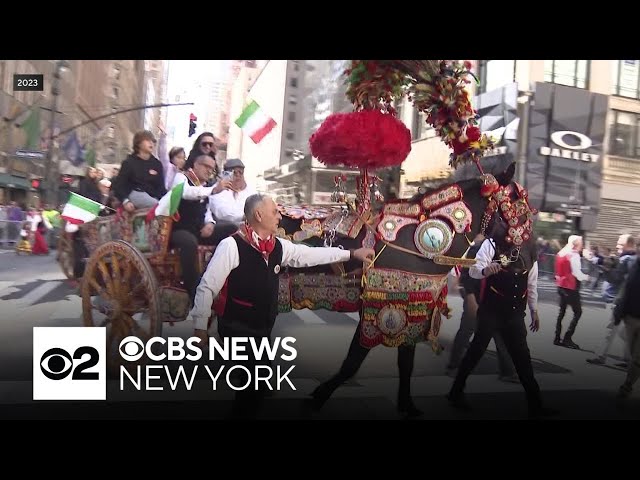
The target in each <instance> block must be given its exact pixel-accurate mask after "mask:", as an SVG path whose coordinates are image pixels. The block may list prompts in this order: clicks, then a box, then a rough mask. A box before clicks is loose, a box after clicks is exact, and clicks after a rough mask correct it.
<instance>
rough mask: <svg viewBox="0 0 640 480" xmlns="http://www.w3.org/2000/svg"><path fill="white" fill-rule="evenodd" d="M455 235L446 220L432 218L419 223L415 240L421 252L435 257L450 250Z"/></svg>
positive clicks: (426, 255) (431, 257) (428, 256)
mask: <svg viewBox="0 0 640 480" xmlns="http://www.w3.org/2000/svg"><path fill="white" fill-rule="evenodd" d="M453 235H454V234H453V232H452V231H451V227H449V225H447V224H446V223H445V222H444V221H442V220H437V219H433V218H431V219H428V220H425V221H424V222H422V223H421V224H420V225H418V228H416V233H415V234H414V237H413V241H414V242H415V244H416V248H417V249H418V250H419V251H420V253H422V254H423V255H424V256H425V257H427V258H429V259H433V257H435V256H436V255H442V254H443V253H445V252H446V251H447V250H449V247H451V243H452V242H453Z"/></svg>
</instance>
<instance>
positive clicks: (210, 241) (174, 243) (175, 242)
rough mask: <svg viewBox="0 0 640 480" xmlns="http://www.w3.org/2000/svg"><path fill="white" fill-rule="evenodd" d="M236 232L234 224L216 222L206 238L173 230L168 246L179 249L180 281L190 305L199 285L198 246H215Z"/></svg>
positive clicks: (184, 231)
mask: <svg viewBox="0 0 640 480" xmlns="http://www.w3.org/2000/svg"><path fill="white" fill-rule="evenodd" d="M236 230H238V227H237V226H236V224H235V223H231V222H218V223H216V225H215V226H214V227H213V234H212V235H211V236H209V237H206V238H205V237H201V236H200V235H198V236H196V235H195V234H194V233H192V232H190V231H188V230H174V231H173V232H172V233H171V241H170V242H169V245H170V246H171V247H172V248H177V249H179V255H180V268H181V270H182V280H183V281H184V286H185V289H186V290H187V292H188V293H189V298H191V303H192V304H193V301H194V300H195V298H196V289H197V288H198V284H199V283H200V274H199V273H198V267H197V257H198V245H217V244H218V243H220V242H221V241H222V240H223V239H225V238H226V237H228V236H229V235H232V234H233V233H235V232H236ZM203 273H204V272H203Z"/></svg>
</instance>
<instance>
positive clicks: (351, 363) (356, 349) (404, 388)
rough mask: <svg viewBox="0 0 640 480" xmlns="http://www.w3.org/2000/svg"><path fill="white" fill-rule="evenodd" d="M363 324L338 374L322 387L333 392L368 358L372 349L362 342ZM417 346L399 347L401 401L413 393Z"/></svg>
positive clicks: (399, 394) (359, 327) (399, 389)
mask: <svg viewBox="0 0 640 480" xmlns="http://www.w3.org/2000/svg"><path fill="white" fill-rule="evenodd" d="M360 325H361V324H360V323H358V327H357V328H356V331H355V333H354V334H353V338H352V339H351V345H350V346H349V351H348V352H347V357H346V358H345V359H344V361H343V362H342V366H341V367H340V370H339V371H338V373H337V374H336V375H334V376H333V377H331V378H330V379H329V380H327V381H326V382H325V383H324V384H323V385H322V387H323V388H326V389H328V390H329V391H330V392H333V391H334V390H335V389H336V388H338V387H339V386H340V385H342V384H343V383H344V382H346V381H347V380H349V379H350V378H351V377H353V376H354V375H355V374H356V373H357V372H358V370H359V369H360V367H361V366H362V362H364V359H365V358H367V355H368V354H369V352H370V351H371V349H369V348H367V347H363V346H362V345H361V344H360V329H361V326H360ZM415 352H416V347H415V345H410V346H408V345H403V346H401V347H398V369H399V374H400V375H399V377H400V379H399V380H400V385H399V388H398V400H399V401H400V402H407V401H409V397H410V394H411V374H412V373H413V361H414V357H415Z"/></svg>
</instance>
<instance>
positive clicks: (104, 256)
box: [58, 210, 214, 358]
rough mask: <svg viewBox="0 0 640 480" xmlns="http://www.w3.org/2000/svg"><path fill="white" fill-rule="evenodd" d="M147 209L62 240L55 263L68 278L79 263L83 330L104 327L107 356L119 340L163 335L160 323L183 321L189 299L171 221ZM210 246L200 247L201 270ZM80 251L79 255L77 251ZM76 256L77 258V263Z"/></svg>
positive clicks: (107, 220) (86, 227)
mask: <svg viewBox="0 0 640 480" xmlns="http://www.w3.org/2000/svg"><path fill="white" fill-rule="evenodd" d="M147 213H148V211H147V210H137V211H135V212H133V213H123V214H118V215H110V216H104V217H98V218H96V219H95V220H93V221H91V222H88V223H85V224H82V225H80V226H79V230H78V231H77V232H75V233H68V232H65V234H64V235H63V236H62V238H61V240H60V243H59V249H60V250H59V257H58V262H59V263H60V266H61V268H62V270H63V272H64V273H65V275H66V276H67V277H68V278H70V279H75V275H76V273H77V268H74V266H75V265H74V263H75V262H77V261H81V262H83V263H84V268H83V270H84V272H83V274H82V279H81V282H80V292H81V296H82V315H83V323H84V325H85V326H88V327H92V326H98V327H107V351H108V352H109V353H108V357H115V358H117V356H118V352H117V348H118V344H119V341H120V340H121V339H122V338H124V337H126V336H129V335H133V336H137V337H140V338H141V339H142V340H145V339H148V338H151V337H154V336H161V335H162V325H163V323H164V322H179V321H183V320H184V319H185V318H186V316H187V314H188V310H189V296H188V294H187V292H186V290H184V288H183V286H182V283H181V272H180V262H179V257H178V255H177V253H176V252H175V251H173V250H172V249H171V248H170V247H169V237H170V235H171V228H172V224H173V221H172V220H171V218H170V217H155V218H153V220H151V221H150V222H148V223H147V221H146V217H147ZM213 249H214V247H208V246H201V247H199V256H198V260H199V264H200V269H201V270H202V269H203V268H204V266H205V265H206V261H207V260H208V258H210V256H211V254H212V252H213ZM78 250H84V251H78ZM78 257H79V258H78Z"/></svg>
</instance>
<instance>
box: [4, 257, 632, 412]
mask: <svg viewBox="0 0 640 480" xmlns="http://www.w3.org/2000/svg"><path fill="white" fill-rule="evenodd" d="M450 291H451V294H450V296H449V303H450V307H451V308H452V309H453V315H452V317H451V318H450V319H444V321H443V326H442V330H441V333H440V340H441V343H442V345H443V346H444V347H445V351H444V352H443V353H442V354H441V355H436V354H435V353H434V352H433V351H432V349H431V348H430V346H428V345H420V346H419V347H418V348H417V350H416V361H415V368H414V372H413V384H412V393H413V395H414V399H415V402H416V405H417V406H418V408H421V409H422V410H424V412H425V415H424V416H423V417H421V418H422V419H425V420H430V419H487V418H490V419H522V418H525V413H526V404H525V397H524V394H523V392H522V388H521V386H520V385H518V384H512V383H505V382H502V381H500V380H499V379H498V376H497V360H496V356H495V347H494V345H493V342H492V343H491V344H490V346H489V351H488V352H487V354H486V355H485V357H484V358H483V359H482V361H481V362H480V364H479V365H478V367H477V368H476V370H475V372H474V374H473V375H472V377H471V378H470V379H469V381H468V383H467V392H468V395H469V400H470V402H471V403H472V404H473V406H474V407H475V411H474V412H473V413H459V412H457V411H454V410H452V409H451V408H450V407H449V406H448V405H447V403H446V401H445V399H444V395H445V393H446V392H447V390H448V388H449V387H450V385H451V382H452V379H451V378H450V377H448V376H446V375H445V365H446V362H447V358H448V349H447V347H448V346H449V345H450V344H451V342H452V339H453V337H454V335H455V333H456V331H457V328H458V326H459V318H460V312H461V303H462V302H461V299H460V298H459V295H458V294H457V290H455V289H451V290H450ZM539 292H540V307H539V310H540V318H541V322H542V325H541V330H540V331H539V332H538V333H535V334H534V333H529V337H528V342H529V347H530V350H531V355H532V358H533V359H534V369H535V372H536V378H537V379H538V382H539V383H540V387H541V389H542V391H543V394H544V396H545V399H546V401H547V403H548V404H549V406H552V407H555V408H559V409H560V410H561V412H562V413H561V415H560V416H559V417H556V418H561V419H623V418H624V419H628V418H636V419H637V418H640V401H639V400H638V396H639V394H638V393H637V392H635V393H634V395H633V397H632V398H631V399H630V400H629V401H628V402H627V404H626V406H625V408H623V409H621V408H618V407H617V405H616V400H615V394H616V391H617V388H618V387H619V386H620V385H621V383H622V381H623V379H624V375H625V374H624V371H623V370H621V369H620V368H618V367H615V364H616V363H617V362H619V361H620V359H621V356H622V351H623V345H622V341H621V340H620V339H616V343H615V344H614V346H613V349H612V351H611V355H612V357H611V358H610V359H609V363H608V365H607V366H593V365H589V364H587V363H586V362H585V360H586V359H587V358H589V357H591V356H593V352H594V350H595V349H596V347H597V346H598V344H599V342H600V341H601V340H602V339H603V338H604V335H605V333H606V331H605V325H606V323H607V318H606V311H605V310H604V309H603V305H602V303H601V302H599V301H598V299H597V297H595V296H592V295H590V294H585V295H584V298H585V303H584V313H583V316H582V319H581V320H580V323H579V325H578V328H577V332H576V334H575V335H574V341H576V343H578V344H579V345H580V347H581V350H570V349H567V348H564V347H559V346H554V345H553V343H552V340H553V333H554V326H555V320H556V315H557V310H558V308H557V306H556V305H555V303H554V302H555V301H556V299H557V294H556V293H555V287H554V285H553V284H552V283H550V282H549V281H543V282H541V285H540V289H539ZM0 300H1V301H2V302H1V303H0V305H1V306H2V307H1V310H0V335H1V337H2V339H3V341H2V344H3V347H2V349H0V403H1V404H2V409H0V411H1V412H2V413H0V418H2V419H5V418H6V419H8V418H61V419H62V418H93V417H95V418H205V419H212V418H225V416H226V415H227V413H228V411H229V409H230V405H231V399H232V396H233V392H231V391H225V390H218V391H212V389H211V381H210V380H209V379H208V378H207V377H206V375H205V376H204V377H202V378H200V376H199V377H198V379H197V380H196V382H195V384H194V387H193V389H192V391H190V392H188V391H185V390H182V391H180V390H177V391H163V392H133V393H132V392H129V391H127V392H120V391H119V388H118V383H117V382H116V381H114V382H110V383H109V385H108V398H109V401H108V402H34V401H33V400H32V386H31V378H32V358H31V352H32V328H33V327H35V326H47V327H58V326H60V327H70V326H81V325H82V321H81V314H82V311H81V302H80V297H79V296H78V294H77V290H76V289H75V288H73V287H71V286H70V285H69V284H68V282H67V281H66V279H65V278H64V276H63V275H62V273H61V272H60V270H59V267H58V265H57V264H56V263H55V250H53V251H52V252H51V254H50V255H49V256H45V257H36V256H18V255H16V254H15V253H14V251H12V250H0ZM570 320H571V315H570V312H568V313H567V316H566V317H565V320H564V326H565V328H566V326H568V324H569V322H570ZM528 322H529V317H527V324H528ZM356 325H357V320H356V315H355V314H342V313H335V312H328V311H324V310H320V311H309V310H301V311H296V312H291V313H287V314H283V315H280V316H279V317H278V319H277V321H276V328H275V330H274V336H281V337H284V336H292V337H294V338H296V343H295V347H296V349H297V351H298V357H297V359H296V360H295V361H294V362H293V364H294V365H296V366H295V369H294V371H293V373H292V375H291V376H290V378H291V380H292V382H293V384H294V385H295V387H296V390H295V391H291V390H282V391H279V392H275V393H274V395H272V396H271V397H269V399H268V400H267V401H266V404H265V409H264V412H263V417H264V418H268V419H318V420H321V419H398V418H401V417H400V416H399V414H397V413H396V411H395V399H396V391H397V366H396V351H395V349H389V348H384V347H377V348H375V349H373V350H372V351H371V353H370V354H369V357H368V358H367V359H366V360H365V363H364V364H363V366H362V369H361V370H360V372H359V373H358V375H357V376H356V377H355V378H354V379H352V381H350V382H349V383H348V384H346V385H344V386H343V387H341V388H340V389H338V390H337V391H336V393H335V395H334V397H332V398H331V399H330V400H329V401H328V402H327V404H326V406H325V408H324V409H323V410H322V411H321V412H311V411H310V410H309V409H308V407H307V406H306V404H305V403H304V401H303V400H304V399H305V398H307V395H308V393H309V392H311V391H312V390H313V389H314V388H315V387H316V386H317V385H318V384H319V382H321V381H323V380H325V379H326V378H328V377H329V376H331V375H332V374H333V373H335V372H336V371H337V369H338V368H339V366H340V364H341V362H342V360H343V359H344V356H345V355H346V352H347V349H348V346H349V343H350V342H351V338H352V336H353V333H354V330H355V327H356ZM191 333H192V325H189V324H186V323H182V324H175V325H174V326H170V325H164V327H163V336H165V337H167V336H181V337H183V338H187V337H189V336H190V335H191ZM638 388H640V387H638ZM134 407H135V408H134Z"/></svg>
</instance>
